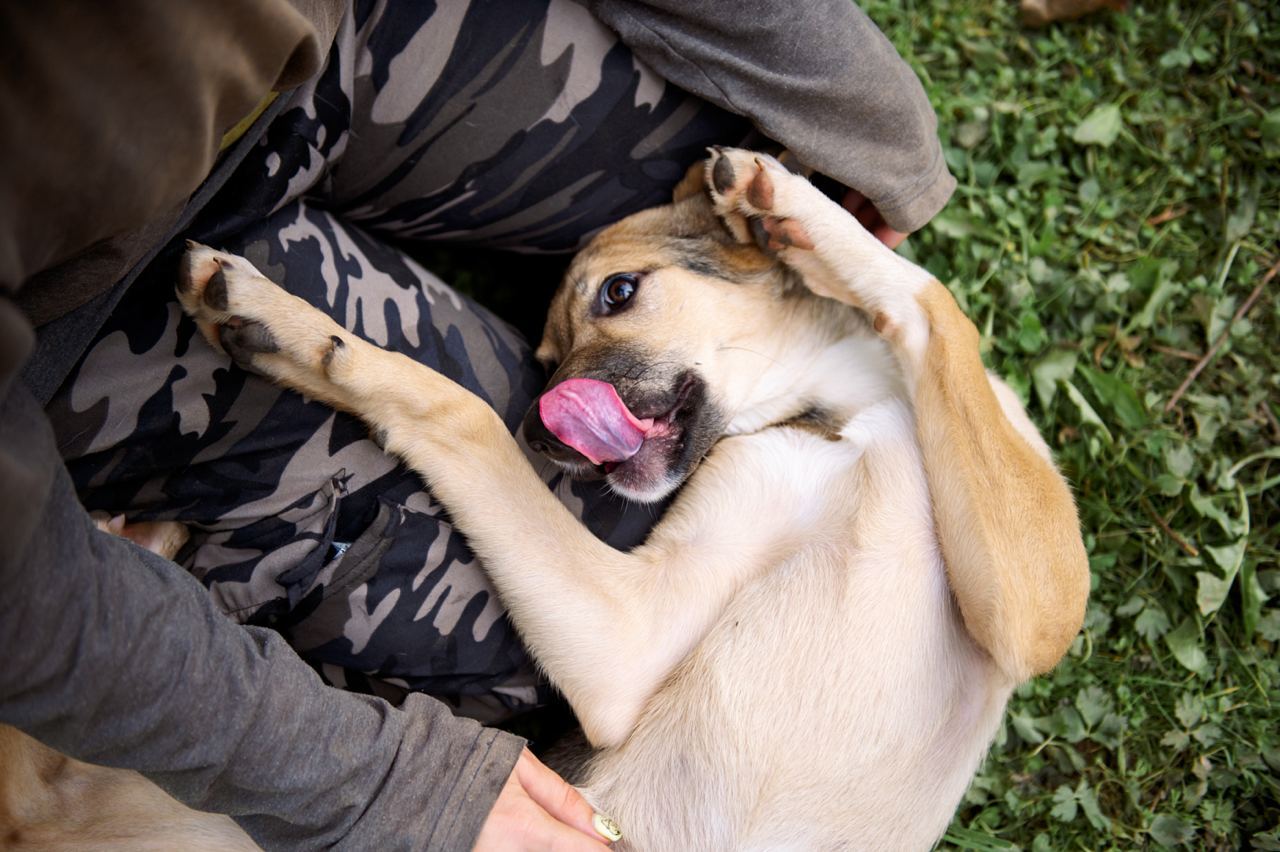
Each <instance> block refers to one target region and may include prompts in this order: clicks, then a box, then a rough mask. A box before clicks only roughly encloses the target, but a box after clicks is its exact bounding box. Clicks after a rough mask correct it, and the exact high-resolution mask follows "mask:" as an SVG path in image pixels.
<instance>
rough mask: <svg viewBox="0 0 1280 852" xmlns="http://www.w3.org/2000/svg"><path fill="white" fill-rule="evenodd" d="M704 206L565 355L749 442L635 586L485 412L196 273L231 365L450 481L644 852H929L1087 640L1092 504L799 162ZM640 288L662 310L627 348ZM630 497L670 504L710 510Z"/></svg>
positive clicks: (484, 556) (592, 293)
mask: <svg viewBox="0 0 1280 852" xmlns="http://www.w3.org/2000/svg"><path fill="white" fill-rule="evenodd" d="M705 175H706V177H705V179H706V185H707V187H708V189H707V192H705V193H702V192H692V191H691V188H690V184H689V182H686V183H685V184H682V187H681V189H680V190H679V192H678V196H677V200H676V202H675V203H673V204H672V205H670V206H668V207H664V208H659V209H657V210H653V211H646V212H644V213H640V214H637V215H635V216H632V217H630V218H628V219H626V220H624V221H623V222H622V223H619V224H618V225H615V226H614V227H612V228H610V229H608V230H606V231H605V232H604V233H602V234H601V235H600V236H599V237H598V238H597V239H596V240H594V241H593V242H592V244H591V245H590V246H589V247H588V248H587V249H585V250H584V251H583V252H582V253H581V254H580V255H579V257H578V258H577V259H576V260H575V261H574V263H573V265H572V266H571V268H570V270H569V273H568V275H567V277H566V281H565V285H564V286H563V287H562V289H561V291H560V292H559V293H558V294H557V296H556V298H555V300H554V302H553V304H552V306H551V309H550V314H549V320H548V326H547V334H546V336H545V338H544V340H543V342H542V344H541V346H540V347H539V349H538V353H537V354H538V357H539V358H540V359H541V360H542V361H543V362H544V363H546V364H548V365H549V366H554V367H555V369H556V378H555V379H553V381H556V380H559V379H561V378H566V377H577V376H583V375H586V374H588V373H589V372H590V371H591V370H593V369H596V370H598V369H600V368H601V365H602V364H604V363H607V362H608V361H609V359H611V358H617V357H619V353H629V354H628V355H627V358H630V359H635V358H637V357H638V358H640V359H641V360H640V361H639V362H636V363H637V366H638V367H640V368H642V369H634V370H625V369H621V370H619V371H618V375H619V376H620V377H621V378H619V379H618V382H617V384H618V387H619V393H622V392H623V391H624V390H625V391H626V393H627V394H629V395H631V396H633V397H634V396H636V395H640V396H643V395H644V394H647V393H657V392H659V391H662V390H663V389H664V388H666V389H669V388H670V387H671V385H672V382H673V381H678V380H679V377H680V376H681V375H683V372H682V371H687V370H695V371H696V373H697V375H698V376H699V377H700V378H701V379H702V380H703V381H704V383H705V387H706V388H707V397H706V399H707V403H706V405H705V407H703V408H702V409H699V411H701V412H704V413H706V418H705V419H704V420H700V421H698V423H700V424H702V425H701V426H700V427H699V429H701V431H697V430H694V428H693V426H686V427H685V428H686V430H687V431H685V432H682V433H681V434H682V436H683V439H684V440H686V441H690V440H694V439H700V438H702V437H705V435H706V434H708V433H707V430H708V429H713V428H714V429H715V435H714V436H713V437H718V441H717V442H716V443H715V444H714V447H712V448H711V449H710V452H709V453H708V454H707V455H706V457H705V459H704V460H703V461H702V462H701V464H700V465H699V466H698V467H697V468H696V470H693V471H692V474H691V475H688V471H685V472H684V473H682V474H681V475H680V477H678V478H683V477H685V476H686V475H687V481H686V482H685V483H684V487H683V489H682V490H681V491H680V493H679V495H678V496H677V497H676V499H675V501H674V503H673V504H672V505H671V507H670V508H669V509H668V510H667V512H666V514H665V515H664V517H663V519H662V521H661V522H660V523H659V524H658V526H657V527H656V528H655V529H654V530H653V532H652V533H651V534H650V536H649V538H648V540H647V541H646V542H645V543H644V544H643V545H642V546H640V547H638V548H636V549H634V550H632V551H630V552H627V553H623V552H619V551H615V550H613V549H612V548H609V547H608V546H606V545H605V544H603V543H602V542H600V541H598V540H597V539H595V538H594V537H593V536H591V535H590V534H589V533H588V532H587V531H586V530H585V529H584V528H583V527H582V525H581V524H580V523H579V522H578V521H577V520H576V519H575V518H574V517H573V516H572V515H570V513H569V512H568V511H567V510H566V509H565V508H564V507H563V506H562V505H561V504H560V503H559V502H558V501H557V500H556V499H555V497H554V496H553V495H552V494H551V493H550V492H549V491H548V490H547V489H546V488H545V487H544V486H543V484H542V482H541V480H540V479H539V478H538V477H537V476H536V475H535V474H534V472H533V471H532V469H531V468H530V467H529V465H528V464H527V463H526V461H525V458H524V455H523V453H522V451H521V450H520V449H519V447H518V446H517V444H516V443H515V441H513V440H512V439H511V436H510V435H509V434H508V433H507V431H506V429H505V427H504V426H503V424H502V422H501V420H499V418H498V417H497V415H496V414H495V413H494V412H493V411H492V410H491V409H490V408H489V407H488V406H487V405H485V404H484V403H483V402H482V401H481V400H479V399H478V398H476V397H475V396H473V395H471V394H470V393H468V392H466V391H465V390H463V389H462V388H460V387H458V386H457V385H455V384H454V383H453V382H451V381H449V380H447V379H445V378H444V377H442V376H440V375H439V374H437V373H435V372H433V371H432V370H430V369H428V368H426V367H424V366H422V365H420V364H417V363H414V362H412V361H410V360H408V359H406V358H403V357H401V356H399V355H395V354H393V353H389V352H385V351H383V350H380V349H378V348H377V347H374V346H372V345H370V344H368V343H366V342H364V341H362V340H360V339H359V338H357V337H355V336H354V335H352V334H350V333H349V332H348V331H346V330H345V329H343V328H341V327H339V326H338V325H336V324H335V323H334V322H332V321H331V320H330V319H328V318H327V317H325V316H324V315H323V314H320V313H319V312H317V311H314V310H312V309H311V308H310V307H308V306H307V305H306V304H305V303H303V302H302V301H301V300H299V299H297V298H295V297H293V296H291V295H289V294H287V293H285V292H284V291H282V290H280V289H279V288H278V287H275V286H274V285H272V284H271V283H270V282H268V281H266V280H265V279H264V278H262V277H261V276H260V274H259V273H258V272H257V271H256V270H254V269H253V268H252V267H251V266H250V265H249V264H248V263H247V262H246V261H244V260H243V259H240V258H233V257H230V256H227V255H221V254H219V253H216V252H213V251H212V250H209V249H205V248H203V247H193V249H192V250H191V251H190V252H189V253H188V256H187V260H186V263H185V266H184V273H183V281H182V284H181V285H180V287H179V297H180V299H181V301H182V303H183V306H184V308H185V309H186V310H187V311H188V312H189V313H190V314H191V315H192V316H194V317H195V318H196V321H197V323H198V325H199V326H200V328H201V330H202V332H203V333H204V334H205V336H206V338H207V339H208V340H209V341H210V342H211V343H212V344H213V345H215V346H217V345H218V339H219V337H218V333H217V332H218V327H219V325H220V324H225V323H229V322H232V323H243V322H260V323H262V324H264V325H265V326H266V327H267V329H268V330H269V332H270V337H271V338H272V339H273V340H274V341H275V343H276V344H278V351H274V352H257V353H252V352H249V353H247V352H244V351H239V352H237V353H235V354H236V357H237V359H238V360H239V361H241V362H242V363H248V364H249V365H251V366H252V368H254V369H256V370H259V371H261V372H263V373H266V374H267V375H269V376H271V377H272V378H274V379H276V380H277V381H279V382H281V383H283V384H285V385H288V386H290V387H294V388H296V389H298V390H300V391H302V392H303V393H305V394H307V395H309V396H312V397H315V398H318V399H322V400H325V401H326V402H329V403H330V404H332V405H335V406H337V407H340V408H343V409H346V410H348V411H352V412H355V413H357V414H359V415H360V416H362V417H363V418H364V419H365V420H367V421H368V422H369V423H370V424H371V426H373V427H374V428H375V429H376V430H377V431H378V432H380V433H382V434H383V435H385V445H386V446H387V448H388V450H389V451H390V452H394V453H396V454H398V455H400V456H402V457H403V458H404V459H405V460H406V461H407V462H408V463H409V464H410V465H411V466H413V467H414V468H415V469H416V470H418V471H420V472H421V473H422V474H423V476H424V477H425V478H426V480H427V482H428V483H429V485H430V487H431V489H432V491H433V493H434V494H435V496H436V497H437V498H438V499H439V500H440V501H441V502H442V503H443V504H444V505H445V506H447V507H448V509H449V511H450V514H451V515H452V517H453V519H454V521H455V522H456V523H457V525H458V527H459V528H460V529H461V530H463V531H464V532H465V533H466V535H467V537H468V540H469V542H470V543H471V545H472V547H473V549H474V550H475V552H476V554H477V556H478V557H479V558H480V560H481V562H482V564H483V565H484V567H485V570H486V571H487V572H488V573H489V575H490V577H491V578H492V580H493V582H494V584H495V586H496V587H497V589H498V592H499V594H500V595H501V597H502V600H503V603H504V604H505V605H506V607H507V609H508V611H509V612H510V614H511V617H512V619H513V620H514V622H515V624H516V625H517V627H518V628H519V630H520V632H521V634H522V636H523V638H524V640H525V642H526V643H527V644H528V646H529V648H530V650H531V651H532V653H533V654H534V656H535V657H536V659H537V660H538V662H539V663H540V665H541V666H542V667H543V669H544V671H545V672H546V673H547V675H548V676H549V678H550V679H551V680H552V681H553V682H554V683H555V684H556V686H557V687H559V688H560V690H561V691H562V692H563V693H564V694H565V696H566V697H567V698H568V700H569V702H570V703H571V704H572V705H573V708H574V710H575V712H576V713H577V715H578V718H579V719H580V720H581V722H582V725H583V728H584V731H585V732H586V734H587V736H588V738H589V739H590V741H591V742H592V744H593V745H594V746H595V747H596V748H597V749H598V751H597V753H596V755H595V756H594V758H593V759H592V760H591V762H590V764H589V766H588V768H587V770H586V777H585V782H584V783H585V786H584V793H585V794H586V795H587V796H588V798H589V799H590V800H591V801H592V802H594V803H595V804H597V805H598V806H599V807H600V809H602V810H604V811H607V812H608V813H610V814H612V815H614V816H615V817H617V818H618V819H619V821H620V822H621V824H622V826H623V829H624V832H625V834H626V838H625V839H624V841H623V842H622V843H621V844H619V845H618V848H621V849H641V850H659V852H663V850H675V849H679V850H701V849H706V850H723V849H743V850H747V849H751V850H774V849H927V848H929V846H930V845H931V844H932V843H933V842H934V841H935V840H936V839H937V837H938V836H939V835H940V834H941V833H942V831H943V830H944V829H945V827H946V825H947V822H948V820H949V819H950V816H951V814H952V812H953V810H954V808H955V805H956V803H957V802H958V801H959V799H960V797H961V796H962V794H963V792H964V790H965V788H966V786H967V785H968V783H969V781H970V779H971V778H972V775H973V772H974V771H975V770H976V768H977V766H978V763H979V761H980V760H981V758H982V755H983V753H984V752H985V750H986V747H987V745H988V743H989V742H990V740H991V738H992V736H993V735H994V734H995V732H996V730H997V729H998V726H999V725H1000V722H1001V719H1002V715H1003V709H1004V705H1005V702H1006V700H1007V698H1008V696H1009V694H1010V692H1011V690H1012V688H1013V686H1014V685H1015V684H1016V683H1017V682H1018V681H1019V680H1021V679H1023V678H1025V677H1026V676H1028V675H1029V674H1031V673H1033V672H1037V671H1043V670H1045V669H1047V668H1048V667H1050V666H1052V665H1053V663H1054V662H1055V661H1056V660H1057V659H1058V658H1059V657H1060V656H1061V655H1062V653H1064V651H1065V649H1066V647H1067V645H1068V644H1069V642H1070V640H1071V637H1072V636H1073V635H1074V633H1075V631H1076V630H1077V629H1078V628H1079V625H1080V622H1081V619H1082V616H1083V604H1084V597H1085V594H1086V592H1087V589H1088V568H1087V564H1086V562H1085V560H1084V552H1083V547H1082V546H1081V543H1080V536H1079V530H1078V526H1077V521H1076V516H1075V510H1074V506H1073V504H1072V501H1071V497H1070V493H1069V491H1068V490H1067V487H1066V485H1065V483H1064V482H1063V481H1062V479H1061V477H1060V476H1059V475H1058V473H1057V471H1056V470H1054V468H1053V465H1052V463H1051V462H1050V460H1049V453H1048V449H1047V447H1046V446H1045V445H1044V443H1043V441H1042V440H1041V439H1040V438H1039V436H1038V435H1036V434H1035V430H1034V428H1033V427H1032V426H1031V423H1030V421H1029V420H1028V419H1027V417H1026V415H1025V413H1024V412H1023V411H1022V408H1021V406H1020V405H1019V404H1018V402H1017V400H1016V397H1014V396H1013V394H1012V392H1011V391H1009V389H1008V388H1007V387H1005V386H1004V385H1003V384H1002V383H1000V382H999V381H998V380H995V379H993V378H991V377H990V376H989V375H988V374H987V373H986V372H985V371H984V370H983V368H982V365H981V361H980V359H979V357H978V346H977V335H976V331H975V330H974V329H973V326H972V324H971V323H969V322H968V320H966V319H965V318H964V317H963V316H962V315H961V314H960V312H959V310H958V309H957V308H956V306H955V303H954V301H953V300H952V299H951V297H950V295H949V294H947V293H946V291H945V289H943V288H942V287H941V285H939V284H938V283H937V282H936V281H934V280H933V279H932V278H931V277H930V276H929V275H928V274H927V273H925V272H924V271H923V270H920V269H919V268H917V267H915V266H914V265H912V264H910V263H908V262H907V261H905V260H903V259H902V258H900V257H898V256H897V255H894V254H893V253H892V252H890V251H888V249H886V248H885V247H884V246H882V245H881V244H879V243H878V242H876V241H875V240H874V238H872V237H871V236H870V235H869V234H867V233H866V232H865V231H864V230H863V229H862V228H861V226H860V225H858V224H857V222H856V221H855V220H854V219H853V218H852V217H850V216H848V215H847V214H846V213H844V211H842V210H840V208H839V207H838V206H836V205H835V204H834V203H833V202H830V201H828V200H827V199H825V198H824V197H823V196H821V194H820V193H818V192H817V191H816V190H815V189H814V188H813V187H812V186H811V185H810V184H808V183H807V182H806V181H804V180H803V179H801V178H798V177H795V176H793V175H789V174H787V173H786V172H785V171H784V170H782V169H781V167H780V166H778V165H777V164H776V163H775V162H774V161H772V160H769V159H767V158H762V157H757V156H756V155H754V154H752V153H750V152H745V151H723V152H720V151H718V152H715V153H714V154H713V156H712V158H711V159H710V160H709V161H708V162H707V164H706V167H705ZM761 235H763V236H761ZM757 239H762V240H763V241H764V243H765V245H764V246H763V247H760V246H757V245H756V243H755V240H757ZM219 266H220V267H221V269H222V270H223V273H224V277H225V280H226V284H227V304H226V305H225V308H224V307H223V306H222V305H221V304H220V305H219V308H218V309H214V308H212V307H211V306H210V305H209V304H208V303H206V302H205V301H204V298H203V294H202V290H203V286H204V284H205V282H206V281H207V280H208V277H209V274H210V272H211V271H212V270H213V269H216V268H219ZM616 273H634V274H635V275H636V276H637V280H638V281H639V287H638V291H637V296H636V297H634V300H633V302H632V303H629V304H628V306H627V309H626V310H624V311H619V312H616V313H610V314H607V315H602V314H601V313H600V312H599V311H598V310H593V305H596V300H597V298H598V297H597V293H598V292H599V290H600V288H601V287H602V282H605V281H607V280H608V278H609V276H611V275H613V274H616ZM637 353H638V354H637ZM627 363H632V362H631V361H628V362H627ZM624 366H625V365H624ZM797 418H800V419H801V420H805V419H806V418H816V419H817V420H818V422H821V423H823V424H825V426H826V428H824V429H823V430H820V431H821V434H815V433H814V432H813V431H810V430H807V429H796V428H791V427H792V424H793V423H794V421H795V420H796V419H797ZM690 422H692V421H690ZM832 431H834V432H835V433H836V435H835V437H836V438H837V439H836V440H831V438H832V437H833V436H832ZM565 463H566V464H567V465H569V466H570V467H574V466H575V465H576V466H577V467H575V468H574V469H577V468H580V467H582V465H583V464H584V463H574V462H569V461H566V462H565ZM628 464H630V461H629V462H628ZM609 477H610V480H609V481H610V483H611V484H612V485H613V486H614V487H615V489H617V490H619V491H621V492H622V493H630V495H631V496H633V497H635V498H636V499H645V500H652V499H657V498H659V497H661V496H663V495H664V494H666V493H667V492H669V491H670V490H671V489H672V488H674V487H675V485H677V484H678V481H676V480H672V481H666V480H662V481H659V480H652V481H648V480H646V481H642V482H640V484H639V485H634V484H633V485H631V486H628V488H630V491H628V490H627V489H626V488H623V487H622V484H621V483H622V480H621V479H619V474H618V471H617V470H614V471H612V472H610V473H609ZM678 478H677V479H678Z"/></svg>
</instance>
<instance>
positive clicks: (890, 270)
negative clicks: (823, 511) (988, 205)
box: [706, 150, 1089, 680]
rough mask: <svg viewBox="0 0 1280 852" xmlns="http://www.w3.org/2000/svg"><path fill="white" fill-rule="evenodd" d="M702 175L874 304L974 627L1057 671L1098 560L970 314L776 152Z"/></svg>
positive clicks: (1028, 669) (821, 279) (769, 238)
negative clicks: (991, 369)
mask: <svg viewBox="0 0 1280 852" xmlns="http://www.w3.org/2000/svg"><path fill="white" fill-rule="evenodd" d="M706 176H707V185H708V189H709V191H710V192H711V196H712V199H713V201H714V203H715V204H716V207H717V210H718V211H720V212H721V213H722V214H725V215H735V214H736V215H738V216H746V217H748V218H749V219H755V220H757V221H758V222H759V225H760V229H761V230H763V232H764V234H765V237H766V242H767V247H768V248H770V249H772V250H774V251H776V252H777V254H778V256H779V258H780V259H781V260H782V261H783V262H784V263H786V264H788V265H789V266H791V267H792V268H793V269H795V270H796V271H797V272H799V273H800V274H801V276H802V277H803V279H804V281H805V283H806V285H807V286H809V288H810V289H812V290H813V291H814V292H816V293H818V294H820V295H823V296H827V297H829V298H833V299H836V300H838V301H841V302H845V303H847V304H849V305H852V306H854V307H857V308H859V309H861V310H863V311H865V312H866V313H867V315H868V316H869V317H870V318H871V320H872V323H873V325H874V327H875V329H876V331H877V332H879V333H880V334H881V336H882V337H884V338H885V339H886V340H887V341H888V342H889V343H890V345H891V347H892V349H893V350H894V352H895V354H896V355H897V357H898V360H899V362H900V364H901V368H902V372H903V376H904V379H905V380H906V384H907V387H908V388H909V389H910V393H911V396H912V403H913V405H914V408H915V412H916V430H917V436H918V438H919V441H920V444H921V448H922V450H923V455H924V461H925V468H926V472H927V474H928V479H929V487H930V493H931V495H932V498H933V503H934V512H935V517H936V522H937V527H938V536H939V539H940V541H941V544H942V550H943V555H944V557H945V559H946V563H947V571H948V576H949V579H950V582H951V586H952V589H953V590H954V592H955V594H956V598H957V600H958V601H959V604H960V609H961V612H962V614H963V616H964V620H965V624H966V626H967V628H968V630H969V631H970V633H971V634H972V635H973V636H974V638H975V639H977V640H978V642H979V643H980V644H981V645H982V646H983V647H984V648H986V649H987V651H988V652H989V653H990V654H991V655H992V657H993V658H994V659H995V661H996V663H997V664H998V665H999V666H1000V667H1001V668H1002V669H1003V670H1004V671H1005V672H1006V673H1007V674H1008V675H1009V676H1010V677H1012V678H1014V679H1016V680H1022V679H1024V678H1026V677H1028V676H1030V675H1032V674H1035V673H1038V672H1042V671H1045V670H1047V669H1049V668H1051V667H1052V666H1053V665H1054V664H1056V663H1057V661H1058V660H1059V659H1060V658H1061V657H1062V655H1063V654H1064V653H1065V652H1066V649H1067V647H1068V646H1069V645H1070V643H1071V640H1072V639H1073V638H1074V636H1075V634H1076V633H1077V632H1078V630H1079V628H1080V625H1081V623H1082V621H1083V618H1084V606H1085V600H1086V598H1087V596H1088V590H1089V569H1088V561H1087V558H1086V554H1085V550H1084V545H1083V543H1082V541H1081V538H1080V530H1079V522H1078V520H1077V517H1076V510H1075V504H1074V502H1073V500H1072V497H1071V493H1070V490H1069V489H1068V487H1067V484H1066V482H1065V481H1064V480H1063V479H1062V477H1061V475H1060V474H1059V473H1058V471H1057V470H1056V469H1055V468H1054V466H1053V464H1052V462H1051V460H1050V458H1049V450H1048V448H1047V446H1045V444H1044V442H1043V440H1041V438H1040V436H1039V435H1038V434H1037V433H1036V432H1035V429H1034V427H1033V426H1032V424H1031V422H1030V420H1029V419H1028V418H1027V416H1026V413H1025V412H1024V411H1023V410H1022V407H1021V405H1020V404H1019V403H1018V401H1017V398H1016V397H1015V396H1014V395H1013V393H1012V392H1011V391H1009V389H1008V388H1007V387H1005V386H1004V385H1003V383H1001V382H999V381H998V380H994V379H992V378H991V377H990V376H989V375H988V374H987V372H986V370H985V369H984V368H983V365H982V359H981V356H980V354H979V348H978V332H977V329H976V328H974V326H973V323H971V322H970V321H969V319H968V318H967V317H965V316H964V314H963V313H962V312H961V311H960V309H959V307H958V306H957V305H956V303H955V300H954V299H953V298H952V296H951V294H950V293H949V292H948V291H947V289H946V288H945V287H943V286H942V284H940V283H939V282H938V281H937V280H936V279H934V278H933V276H931V275H930V274H929V273H927V272H926V271H924V270H923V269H921V268H919V267H917V266H916V265H915V264H913V263H910V262H909V261H907V260H906V259H905V258H902V257H900V256H898V255H896V254H895V253H893V252H892V251H891V250H889V249H888V248H887V247H886V246H884V245H883V244H882V243H880V242H879V241H878V240H876V239H875V238H874V237H873V236H872V235H871V234H870V233H868V232H867V231H866V229H864V228H863V227H862V226H861V225H860V224H859V223H858V222H857V220H856V219H854V217H853V216H850V215H849V214H848V213H847V212H845V211H844V210H843V209H842V208H840V207H839V205H837V204H836V203H835V202H833V201H831V200H830V199H828V198H827V197H826V196H824V195H823V194H822V193H821V192H819V191H818V190H817V189H816V188H815V187H814V186H813V185H811V184H810V183H809V182H808V181H807V180H805V179H803V178H801V177H798V176H796V175H793V174H791V173H789V172H788V171H787V170H786V169H785V168H783V167H782V166H781V165H779V164H777V163H776V162H775V161H773V160H771V159H770V158H767V157H761V156H759V155H756V154H753V153H751V152H749V151H741V150H727V151H720V152H716V153H715V154H714V155H713V156H712V158H711V159H710V160H709V161H708V163H707V167H706ZM726 176H730V179H728V180H726Z"/></svg>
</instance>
